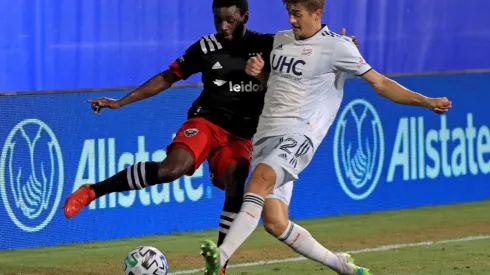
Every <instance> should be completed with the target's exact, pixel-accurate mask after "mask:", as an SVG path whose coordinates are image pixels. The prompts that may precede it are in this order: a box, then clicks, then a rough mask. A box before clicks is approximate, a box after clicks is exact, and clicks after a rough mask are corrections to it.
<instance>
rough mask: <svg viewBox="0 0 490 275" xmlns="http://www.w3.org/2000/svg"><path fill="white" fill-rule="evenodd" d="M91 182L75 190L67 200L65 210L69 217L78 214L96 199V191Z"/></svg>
mask: <svg viewBox="0 0 490 275" xmlns="http://www.w3.org/2000/svg"><path fill="white" fill-rule="evenodd" d="M90 186H91V184H84V185H82V186H80V188H78V190H77V191H75V192H73V194H71V195H70V196H69V197H68V198H67V199H66V201H65V206H64V207H63V210H64V212H65V216H66V217H67V218H71V217H73V216H75V215H76V214H78V212H80V211H81V210H82V209H83V208H84V207H85V206H87V205H89V204H90V203H91V202H92V201H93V200H95V192H94V190H92V189H91V188H90Z"/></svg>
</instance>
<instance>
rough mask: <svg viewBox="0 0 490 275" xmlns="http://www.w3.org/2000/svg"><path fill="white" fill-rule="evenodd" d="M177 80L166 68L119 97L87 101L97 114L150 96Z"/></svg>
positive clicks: (171, 70)
mask: <svg viewBox="0 0 490 275" xmlns="http://www.w3.org/2000/svg"><path fill="white" fill-rule="evenodd" d="M177 80H179V78H178V77H177V76H176V75H175V73H174V72H173V69H168V70H166V71H164V72H162V73H160V74H157V75H155V76H153V77H152V78H150V79H149V80H147V81H146V82H145V83H143V84H142V85H140V86H139V87H138V88H136V89H134V90H133V91H131V92H130V93H128V94H127V95H126V96H124V97H122V98H121V99H117V100H116V99H112V98H107V97H105V98H97V99H91V100H89V101H88V102H89V103H90V104H91V105H92V110H93V111H94V112H95V113H96V114H99V113H100V112H101V111H102V109H103V108H109V109H118V108H121V107H123V106H125V105H128V104H131V103H133V102H136V101H139V100H142V99H145V98H149V97H152V96H154V95H156V94H158V93H160V92H162V91H164V90H166V89H168V88H170V87H171V86H172V84H173V83H175V82H176V81H177Z"/></svg>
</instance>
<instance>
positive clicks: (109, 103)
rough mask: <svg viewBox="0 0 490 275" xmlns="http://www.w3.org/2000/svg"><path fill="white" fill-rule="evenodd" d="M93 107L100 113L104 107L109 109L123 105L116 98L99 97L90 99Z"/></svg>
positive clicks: (95, 111)
mask: <svg viewBox="0 0 490 275" xmlns="http://www.w3.org/2000/svg"><path fill="white" fill-rule="evenodd" d="M88 102H89V103H90V105H91V107H92V111H94V113H96V114H100V112H101V111H102V109H104V108H108V109H118V108H120V107H121V106H120V105H119V102H118V101H117V100H115V99H112V98H107V97H104V98H97V99H91V100H89V101H88Z"/></svg>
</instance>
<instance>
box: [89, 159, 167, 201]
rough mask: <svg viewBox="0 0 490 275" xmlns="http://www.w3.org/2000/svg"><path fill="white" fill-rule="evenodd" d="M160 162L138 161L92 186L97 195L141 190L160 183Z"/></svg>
mask: <svg viewBox="0 0 490 275" xmlns="http://www.w3.org/2000/svg"><path fill="white" fill-rule="evenodd" d="M159 166H160V164H159V163H158V162H138V163H136V164H134V165H132V166H131V167H128V168H126V169H124V170H122V171H121V172H119V173H117V174H115V175H114V176H112V177H110V178H108V179H106V180H103V181H101V182H98V183H96V184H94V185H92V186H91V188H92V189H93V190H94V192H95V196H96V197H97V198H98V197H100V196H103V195H106V194H109V193H112V192H122V191H129V190H139V189H143V188H145V187H146V186H150V185H155V184H157V183H158V181H159V179H158V167H159Z"/></svg>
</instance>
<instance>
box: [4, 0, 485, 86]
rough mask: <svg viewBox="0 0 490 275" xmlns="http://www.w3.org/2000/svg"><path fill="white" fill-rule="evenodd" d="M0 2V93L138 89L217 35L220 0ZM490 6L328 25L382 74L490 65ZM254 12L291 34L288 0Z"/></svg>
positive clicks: (436, 7) (384, 9)
mask: <svg viewBox="0 0 490 275" xmlns="http://www.w3.org/2000/svg"><path fill="white" fill-rule="evenodd" d="M0 3H1V4H2V6H4V7H8V8H4V9H1V10H0V29H1V30H2V35H0V60H2V62H0V92H6V91H8V92H11V91H35V90H36V91H38V90H66V89H81V88H101V87H122V86H124V87H127V86H135V85H138V84H140V83H142V82H143V81H145V80H146V79H148V78H149V77H150V76H151V75H154V74H155V73H157V72H159V71H161V70H163V69H165V68H166V67H167V66H168V64H170V62H171V61H172V60H174V59H176V58H178V57H179V56H180V55H181V54H182V53H183V52H184V50H185V49H186V48H187V47H188V46H189V45H190V44H192V43H193V42H194V41H196V40H197V39H198V38H199V37H200V36H202V35H204V34H209V33H212V32H214V28H213V18H212V14H211V7H210V6H211V0H208V1H202V0H179V1H161V0H124V1H117V0H107V1H95V0H84V1H60V0H34V1H33V0H17V1H7V0H0ZM489 10H490V1H486V0H431V1H427V0H397V1H392V0H369V1H367V0H364V1H362V0H342V1H327V7H326V12H325V16H324V22H325V23H327V24H328V25H329V26H330V28H331V29H332V30H334V31H337V32H338V31H340V29H341V28H342V27H346V28H347V31H348V33H349V34H355V35H357V36H358V38H359V40H360V43H361V50H362V52H363V54H364V55H365V58H366V60H367V61H368V62H369V63H371V65H373V66H374V67H375V68H376V69H378V70H379V71H381V72H383V73H406V72H427V71H448V70H467V69H481V68H490V56H489V55H488V49H489V48H490V17H489V16H488V11H489ZM250 12H251V20H250V24H249V26H250V27H251V28H253V29H255V30H258V31H263V32H276V31H278V30H283V29H287V28H289V25H288V23H287V15H286V12H285V9H284V7H283V6H282V4H281V1H279V0H275V1H263V0H260V1H259V0H250ZM270 14H274V15H275V16H274V20H271V17H270ZM199 80H200V79H199V76H198V75H196V76H194V77H192V78H190V79H189V80H188V81H190V82H199Z"/></svg>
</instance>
